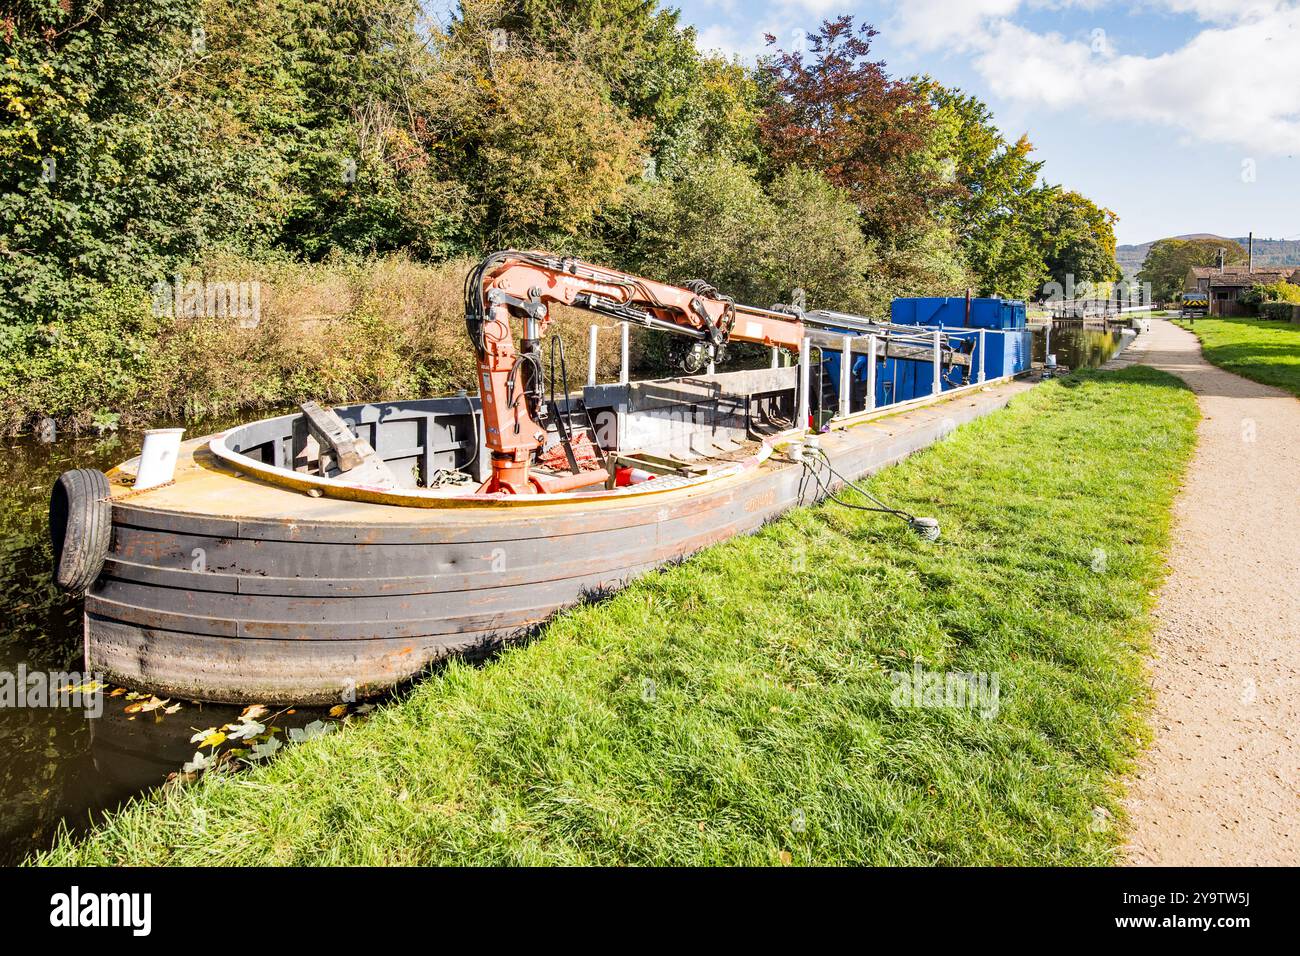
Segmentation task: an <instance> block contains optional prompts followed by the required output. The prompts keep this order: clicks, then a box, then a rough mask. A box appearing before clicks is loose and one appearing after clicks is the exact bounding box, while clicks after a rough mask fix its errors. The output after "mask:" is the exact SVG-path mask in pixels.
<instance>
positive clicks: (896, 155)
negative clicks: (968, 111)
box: [760, 16, 951, 242]
mask: <svg viewBox="0 0 1300 956" xmlns="http://www.w3.org/2000/svg"><path fill="white" fill-rule="evenodd" d="M876 35H877V33H876V30H874V29H873V28H872V27H870V26H869V25H867V24H865V23H864V24H862V25H861V26H860V27H858V28H857V29H856V30H855V29H854V26H853V18H852V17H849V16H843V17H839V18H838V19H835V20H827V21H825V22H824V23H823V24H822V25H821V28H820V29H819V30H818V32H817V33H816V34H815V35H813V36H812V37H810V38H809V43H810V46H811V57H810V58H809V59H805V56H804V54H803V53H802V52H799V51H795V52H786V51H784V50H778V51H777V52H776V53H775V54H774V55H773V56H771V57H768V58H767V59H766V60H765V61H764V62H763V63H762V65H761V67H760V69H761V71H762V73H763V76H764V79H765V81H766V82H767V83H768V84H769V85H770V88H771V93H772V100H771V103H770V105H769V106H768V108H767V110H766V112H765V113H764V115H763V119H762V121H761V122H760V131H761V137H762V143H763V145H764V146H765V147H766V149H767V151H768V154H769V157H770V159H771V161H772V163H773V164H774V165H775V166H776V167H777V168H778V169H779V168H784V167H787V166H802V167H805V168H808V169H815V170H818V171H819V172H821V173H822V174H823V175H824V176H825V177H826V178H827V179H828V180H829V181H830V182H831V183H833V184H834V185H836V186H839V187H841V188H843V189H845V190H846V191H847V192H848V193H849V195H850V196H852V197H853V200H854V202H855V203H856V204H857V206H858V209H859V211H860V212H861V214H862V219H863V230H864V232H865V233H866V235H867V236H868V237H870V238H875V239H889V240H890V241H894V242H897V241H901V240H902V239H903V238H904V237H907V236H911V235H918V234H921V233H923V232H925V231H926V230H927V229H928V228H929V227H930V225H931V223H932V221H933V219H932V213H933V210H934V209H935V207H936V206H937V204H938V202H939V201H940V200H941V199H942V198H943V197H944V196H945V195H947V194H948V193H949V192H950V190H951V186H950V185H949V184H947V183H944V182H943V181H942V179H941V178H940V177H939V176H937V175H936V174H935V169H934V167H933V165H932V164H930V163H928V162H927V158H928V155H929V154H928V152H927V146H928V143H929V138H930V136H931V135H932V131H933V126H934V117H933V115H932V111H931V109H930V106H929V103H928V102H927V101H926V98H925V96H924V94H923V93H922V91H920V90H918V89H917V88H916V86H914V85H913V84H911V83H906V82H901V81H898V80H894V79H891V78H890V76H889V75H888V74H887V73H886V72H885V64H884V63H883V62H880V61H873V60H871V59H869V57H870V54H871V41H872V39H873V38H874V37H875V36H876ZM768 43H769V45H770V44H773V43H775V38H774V37H771V36H769V37H768Z"/></svg>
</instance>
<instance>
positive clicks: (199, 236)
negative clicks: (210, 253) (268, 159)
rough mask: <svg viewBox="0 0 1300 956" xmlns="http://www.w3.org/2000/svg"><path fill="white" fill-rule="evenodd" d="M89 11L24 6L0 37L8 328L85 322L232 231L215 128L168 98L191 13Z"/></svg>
mask: <svg viewBox="0 0 1300 956" xmlns="http://www.w3.org/2000/svg"><path fill="white" fill-rule="evenodd" d="M84 7H85V5H84V4H76V5H75V9H74V5H73V4H71V3H66V2H57V0H21V2H19V3H17V4H16V8H13V12H12V13H10V14H8V15H7V17H6V20H5V22H4V29H3V30H0V39H2V40H3V51H4V52H3V56H0V94H2V95H0V103H2V104H3V107H2V108H3V111H4V113H5V114H6V115H5V120H6V121H5V122H4V123H3V124H0V293H2V294H0V325H6V324H14V323H18V322H24V321H39V320H41V319H43V318H48V317H50V316H52V315H53V314H55V313H61V312H64V311H67V312H75V310H76V309H77V306H78V302H79V301H80V300H81V299H82V298H83V297H84V296H85V295H86V294H87V293H88V290H90V289H91V288H92V287H93V286H94V284H95V283H97V282H107V281H110V280H114V279H123V280H132V279H134V280H137V281H141V282H143V281H146V280H147V279H149V278H151V277H154V276H157V275H159V274H161V272H163V271H164V270H165V269H166V268H167V267H168V265H169V264H170V263H171V262H173V261H175V260H176V259H177V258H179V257H184V256H186V255H188V254H191V253H192V252H193V251H194V250H195V249H197V248H199V247H201V246H202V245H203V244H204V243H205V242H207V241H210V240H211V239H213V238H214V237H216V236H219V235H222V234H224V233H226V232H227V231H228V230H229V229H230V223H229V221H228V217H226V216H224V215H223V214H222V212H223V210H222V207H223V205H224V203H225V202H226V197H225V196H223V195H222V189H221V187H222V186H223V184H224V174H225V173H226V171H227V169H226V166H225V164H223V163H222V162H221V160H220V157H219V156H216V155H214V154H213V152H212V151H211V150H210V149H209V148H208V142H209V141H208V139H207V137H206V136H205V132H204V131H205V128H206V127H207V126H208V125H209V124H210V122H211V121H210V119H209V118H208V117H206V116H203V115H202V114H195V113H191V112H189V111H185V110H176V109H172V108H169V107H170V104H169V102H168V99H167V97H166V96H165V95H164V94H163V92H162V91H165V89H166V87H167V86H168V85H169V83H168V80H169V78H170V77H172V76H174V75H175V74H176V73H177V72H178V71H180V70H182V69H183V68H184V66H185V63H186V60H187V56H188V50H189V39H190V33H191V30H192V29H193V28H194V26H195V25H196V23H197V20H196V9H195V3H194V2H193V0H148V2H146V0H122V2H118V3H114V4H111V5H108V6H104V7H102V8H97V9H85V8H84ZM160 78H161V80H160Z"/></svg>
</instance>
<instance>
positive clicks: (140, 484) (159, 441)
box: [135, 428, 185, 491]
mask: <svg viewBox="0 0 1300 956" xmlns="http://www.w3.org/2000/svg"><path fill="white" fill-rule="evenodd" d="M184 434H185V429H183V428H150V429H148V430H147V431H145V433H144V447H143V448H141V449H140V470H139V471H138V472H136V476H135V489H136V490H137V491H139V490H140V489H142V488H156V487H157V486H158V485H165V484H167V482H169V481H171V480H172V476H173V475H175V474H176V456H177V455H179V454H180V450H181V436H182V435H184Z"/></svg>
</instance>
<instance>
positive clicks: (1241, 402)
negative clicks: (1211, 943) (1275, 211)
mask: <svg viewBox="0 0 1300 956" xmlns="http://www.w3.org/2000/svg"><path fill="white" fill-rule="evenodd" d="M1120 361H1121V362H1122V363H1130V362H1142V363H1144V364H1147V365H1151V366H1154V367H1155V368H1160V369H1164V370H1165V371H1167V372H1171V373H1173V374H1174V375H1177V376H1179V377H1180V378H1182V379H1183V380H1184V381H1185V382H1186V383H1187V384H1188V385H1189V386H1190V387H1191V389H1192V390H1193V391H1194V392H1195V393H1196V395H1197V398H1198V400H1199V402H1200V406H1201V413H1202V415H1203V420H1202V422H1201V424H1200V429H1199V443H1198V446H1197V451H1196V455H1195V458H1194V459H1193V461H1192V464H1191V467H1190V470H1189V472H1188V475H1187V480H1186V484H1185V486H1184V488H1183V489H1182V492H1181V494H1180V495H1179V496H1178V499H1177V502H1176V504H1175V507H1174V537H1173V543H1172V547H1171V551H1170V555H1169V566H1170V574H1169V578H1168V580H1167V581H1166V583H1165V585H1164V587H1163V588H1162V589H1161V591H1160V594H1159V598H1158V604H1157V609H1156V612H1155V613H1156V617H1157V627H1156V631H1155V636H1154V657H1153V659H1152V660H1151V662H1150V673H1151V680H1152V683H1153V686H1154V688H1155V695H1156V696H1155V710H1154V713H1153V715H1152V725H1153V727H1154V729H1155V741H1154V743H1153V745H1152V746H1151V748H1150V749H1149V750H1148V751H1147V752H1146V753H1145V754H1144V756H1143V758H1142V760H1141V762H1140V765H1139V767H1138V770H1137V772H1136V774H1135V775H1134V777H1133V778H1132V779H1131V780H1130V781H1129V791H1128V797H1127V800H1126V808H1127V811H1128V816H1129V840H1128V846H1127V848H1126V855H1127V859H1128V861H1129V862H1130V863H1133V864H1139V865H1141V864H1158V865H1229V866H1233V865H1252V864H1272V865H1292V866H1294V865H1296V864H1300V400H1297V399H1296V398H1294V397H1292V396H1291V395H1289V394H1287V393H1285V392H1281V391H1278V390H1277V389H1273V388H1270V387H1268V386H1265V385H1258V384H1256V383H1254V382H1250V381H1247V380H1246V379H1244V378H1240V377H1238V376H1236V375H1233V374H1231V373H1229V372H1225V371H1223V370H1221V369H1218V368H1215V367H1214V366H1212V365H1210V364H1209V363H1208V362H1206V361H1205V360H1204V359H1203V358H1202V357H1201V351H1200V346H1199V344H1198V343H1197V341H1196V338H1195V337H1194V336H1193V335H1191V334H1190V333H1188V332H1185V331H1183V330H1182V329H1179V328H1178V327H1176V326H1174V325H1172V324H1171V323H1169V322H1166V321H1163V320H1159V319H1157V320H1154V321H1153V322H1152V328H1151V331H1150V332H1149V333H1147V334H1145V335H1143V336H1141V337H1139V339H1138V340H1137V341H1136V342H1135V343H1134V344H1133V346H1132V347H1131V348H1130V350H1129V351H1128V352H1126V353H1124V355H1123V357H1122V358H1121V359H1120Z"/></svg>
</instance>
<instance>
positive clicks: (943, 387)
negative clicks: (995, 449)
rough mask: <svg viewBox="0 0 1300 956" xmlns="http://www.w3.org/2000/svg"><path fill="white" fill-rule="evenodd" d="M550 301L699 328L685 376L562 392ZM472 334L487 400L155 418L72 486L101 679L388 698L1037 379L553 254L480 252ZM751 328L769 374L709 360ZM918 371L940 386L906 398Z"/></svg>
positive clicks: (91, 647) (71, 546) (59, 533)
mask: <svg viewBox="0 0 1300 956" xmlns="http://www.w3.org/2000/svg"><path fill="white" fill-rule="evenodd" d="M555 303H564V304H566V305H569V306H575V307H578V308H586V309H589V310H590V311H592V312H594V313H596V314H598V315H601V316H605V317H611V316H612V317H614V318H616V319H618V320H619V321H620V322H621V323H622V324H623V328H624V329H626V326H627V325H628V324H635V325H641V326H644V327H649V328H655V329H661V330H664V331H668V332H672V333H674V334H677V335H682V336H683V337H684V338H685V339H686V340H687V341H688V342H689V344H690V351H689V353H688V355H687V363H688V368H691V370H690V371H686V373H685V374H683V375H681V376H677V377H674V378H668V379H656V380H651V381H629V380H627V378H628V376H627V365H626V354H627V349H626V344H625V345H624V349H623V353H624V356H625V359H624V370H623V375H622V376H621V378H622V379H623V380H621V381H619V382H616V383H606V384H597V383H596V382H595V381H594V349H593V358H592V359H591V360H589V370H588V384H587V385H586V386H585V387H584V388H582V389H581V390H578V391H570V390H569V389H568V387H567V381H565V379H566V378H567V375H565V374H564V372H565V371H567V370H565V369H563V368H562V367H563V365H564V364H565V363H564V360H563V355H562V354H561V355H560V356H559V359H560V363H559V365H560V367H561V371H560V372H558V373H557V372H556V368H557V366H556V363H555V362H554V361H552V362H551V363H550V368H551V374H550V375H549V377H548V375H547V374H546V363H544V362H543V360H542V341H543V337H544V335H545V332H546V328H547V325H548V324H549V315H548V307H549V306H551V305H553V304H555ZM969 311H970V310H969V307H968V309H967V313H968V314H969ZM896 317H897V316H896ZM466 321H467V331H468V333H469V338H470V341H471V344H472V345H473V347H474V348H475V351H476V353H477V357H478V367H479V379H478V386H479V388H478V392H479V394H478V395H477V396H471V395H468V394H460V395H456V396H450V397H444V398H431V399H418V400H410V401H396V402H383V403H366V404H356V405H348V406H339V407H335V408H324V407H321V406H319V405H316V404H315V403H311V402H308V403H305V404H304V405H303V406H302V407H301V408H300V409H299V410H298V411H296V412H294V413H292V414H286V415H280V416H276V417H273V418H267V419H264V420H261V421H257V422H252V423H250V424H245V425H241V426H239V427H236V428H232V429H229V430H227V431H224V432H221V433H219V434H215V435H209V436H204V437H202V438H197V439H192V440H189V441H183V440H182V436H181V435H180V434H179V430H159V431H157V432H151V433H147V434H146V440H145V447H144V450H143V451H142V453H141V455H140V456H139V457H138V458H135V459H132V460H131V461H128V462H125V463H123V464H122V465H120V466H118V467H116V468H114V469H112V470H111V471H109V472H108V473H107V474H102V473H100V472H96V471H91V470H88V469H79V470H76V471H72V472H67V473H65V474H64V475H63V476H61V477H60V479H59V481H58V483H57V484H56V486H55V489H54V492H53V495H52V502H51V529H52V534H53V538H54V546H55V562H56V569H55V570H56V579H57V580H58V581H59V583H60V584H61V585H62V586H64V587H66V588H68V589H70V590H74V591H84V593H85V618H84V620H85V654H86V666H87V670H88V671H90V672H92V673H97V674H101V675H103V677H104V679H106V680H109V681H112V682H115V683H119V684H123V685H126V686H129V687H132V688H136V689H140V690H147V691H151V692H153V693H157V694H159V695H162V696H167V697H181V698H189V699H197V700H214V701H223V702H232V703H248V702H260V703H284V704H287V703H303V704H306V703H322V702H334V701H339V700H355V699H362V698H365V697H370V696H374V695H376V694H379V693H382V692H384V691H386V690H388V689H389V688H392V687H394V686H396V685H399V684H401V683H403V682H405V681H408V680H410V679H412V678H414V677H416V676H417V675H418V674H420V672H421V671H422V670H424V669H425V668H427V667H428V666H429V665H430V664H431V663H433V662H435V661H438V660H441V659H443V658H446V657H448V656H449V655H453V654H460V653H467V652H473V651H479V650H482V649H484V648H490V647H492V646H495V645H497V644H499V643H501V642H505V641H508V640H510V639H512V638H516V637H518V636H520V635H522V634H526V633H528V632H529V631H530V629H532V628H535V627H536V626H537V625H539V624H540V623H542V622H544V621H545V620H546V619H547V618H549V617H550V616H551V615H553V614H554V613H556V612H557V611H559V610H561V609H563V608H565V607H568V606H571V605H573V604H575V603H578V602H581V601H583V600H585V599H590V598H592V597H595V596H599V595H603V594H606V593H609V592H611V591H613V590H616V589H618V588H620V587H622V586H624V585H625V584H627V583H628V582H629V581H631V580H633V579H634V578H636V577H637V576H638V575H641V574H644V573H646V572H648V571H650V570H652V569H654V568H656V567H659V566H661V565H662V564H664V563H665V562H668V561H671V560H674V559H677V558H681V557H684V556H686V555H689V554H691V553H693V552H696V551H699V550H700V549H702V548H706V547H708V546H709V545H712V544H715V543H717V542H720V541H723V540H726V539H727V538H730V537H732V536H733V535H737V534H743V533H746V532H750V531H753V530H755V529H757V528H758V527H759V526H761V525H762V524H763V523H764V522H765V521H767V520H769V519H771V518H772V517H774V516H776V515H778V514H780V513H781V512H783V511H785V510H787V509H789V508H791V507H795V506H797V505H800V504H805V503H809V502H812V501H815V500H818V499H820V498H822V497H824V496H825V495H826V494H828V493H830V492H832V491H833V490H834V489H837V488H839V487H841V486H842V485H843V484H844V483H845V482H848V481H852V480H854V479H856V478H858V477H861V476H863V475H865V474H869V473H871V472H873V471H875V470H878V469H880V468H882V467H885V466H887V465H889V464H892V463H894V462H897V461H899V460H901V459H902V458H904V457H906V456H907V455H909V454H911V453H912V452H913V451H916V450H917V449H920V448H923V447H925V446H926V445H928V444H930V443H932V442H934V441H936V440H938V439H939V438H941V437H943V435H944V434H946V433H947V432H949V431H951V430H952V429H953V428H954V427H956V426H957V425H960V424H962V423H963V422H966V421H969V420H971V419H973V418H976V417H978V416H981V415H984V414H987V413H989V412H991V411H994V410H996V409H998V408H1001V407H1002V406H1003V405H1005V404H1006V402H1007V401H1009V400H1010V398H1011V397H1012V396H1013V395H1014V394H1016V393H1017V392H1018V391H1020V390H1022V389H1024V388H1027V387H1028V383H1027V382H1025V381H1023V380H1020V379H1018V378H1017V376H1018V375H1020V373H1022V372H1023V371H1025V370H1026V369H1027V367H1028V358H1027V356H1028V338H1027V337H1028V333H1027V332H1023V331H1022V330H1020V329H1016V328H1014V327H1013V328H1003V329H996V328H983V327H980V328H976V327H975V326H972V325H968V324H962V325H961V326H960V327H958V326H953V327H945V326H944V325H942V324H937V325H934V326H928V325H920V324H909V323H908V322H906V321H902V322H900V321H889V322H877V321H873V320H870V319H866V318H864V317H860V316H854V315H848V314H845V313H834V312H803V311H799V310H794V309H790V308H788V307H775V308H773V309H753V308H750V307H747V306H743V305H739V304H736V303H734V302H732V301H731V300H730V299H727V298H725V297H723V296H721V295H720V294H718V293H717V292H716V291H715V290H713V289H712V288H711V287H708V286H707V284H704V283H694V284H689V285H688V287H687V288H676V287H672V286H667V285H664V284H661V283H654V282H651V281H649V280H644V279H640V278H637V277H634V276H628V275H625V274H623V273H618V272H615V271H613V270H607V269H603V268H600V267H597V266H592V265H589V264H586V263H580V262H576V261H575V260H569V259H555V258H553V257H549V256H546V255H544V254H541V253H519V252H507V253H498V254H496V255H494V256H491V257H488V259H486V260H485V261H484V263H482V264H480V266H479V267H478V268H477V269H475V270H474V271H473V272H472V273H471V274H470V276H469V278H468V281H467V305H466ZM967 321H969V318H968V317H967ZM513 323H520V324H522V325H523V333H524V334H523V337H522V339H521V340H520V341H519V344H518V345H516V342H515V339H514V335H513V333H512V331H511V326H512V324H513ZM1013 324H1014V323H1013ZM593 334H594V333H593ZM624 335H625V336H626V332H624ZM1022 340H1023V341H1022ZM732 341H746V342H752V343H761V344H762V345H765V346H767V347H768V348H770V349H771V350H772V351H771V355H772V359H771V364H770V367H767V368H754V369H748V370H742V371H729V372H718V371H716V369H715V365H714V363H715V362H716V360H717V358H718V357H719V353H720V351H721V349H723V348H724V347H725V346H726V344H727V343H728V342H732ZM624 343H626V337H625V338H624ZM1022 345H1023V349H1024V356H1025V357H1024V360H1023V362H1022V361H1021V359H1020V358H1019V352H1020V349H1021V347H1022ZM552 358H553V359H554V358H555V353H554V352H552ZM918 370H923V371H924V372H925V374H924V375H922V374H921V371H918ZM922 379H926V380H928V382H929V384H930V386H931V387H930V389H929V390H928V391H924V393H922V394H910V395H908V396H906V397H902V398H898V394H899V388H898V384H897V383H898V382H900V381H903V382H909V383H912V384H909V385H907V388H908V389H909V390H910V391H912V392H922V391H923V390H922V389H921V388H920V387H919V386H918V385H917V384H916V383H917V382H920V381H921V380H922ZM886 382H892V383H893V386H892V388H888V389H886V388H882V385H884V384H885V383H886ZM886 395H888V396H891V397H895V398H896V399H897V400H894V401H889V402H884V401H882V400H881V399H882V397H884V396H886ZM899 514H900V515H901V513H899ZM901 516H902V517H904V518H905V519H907V520H909V521H910V522H911V523H913V525H914V527H916V528H917V529H918V530H921V531H922V532H923V533H928V534H930V535H931V536H932V535H933V534H937V528H935V527H933V526H932V523H929V524H927V523H926V522H925V521H924V520H923V519H917V518H914V517H913V516H910V515H901Z"/></svg>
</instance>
